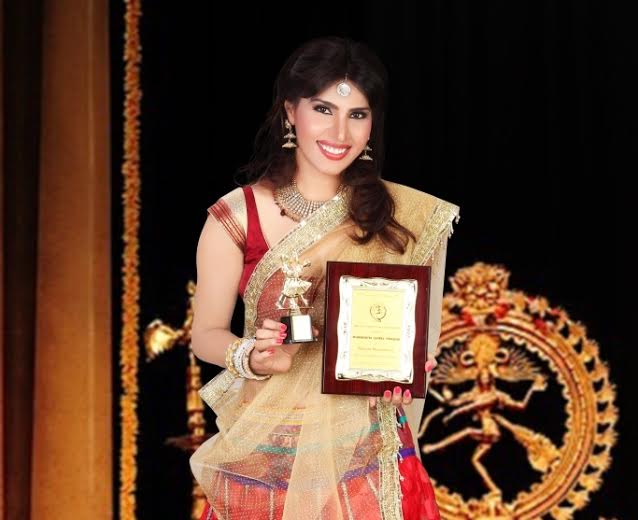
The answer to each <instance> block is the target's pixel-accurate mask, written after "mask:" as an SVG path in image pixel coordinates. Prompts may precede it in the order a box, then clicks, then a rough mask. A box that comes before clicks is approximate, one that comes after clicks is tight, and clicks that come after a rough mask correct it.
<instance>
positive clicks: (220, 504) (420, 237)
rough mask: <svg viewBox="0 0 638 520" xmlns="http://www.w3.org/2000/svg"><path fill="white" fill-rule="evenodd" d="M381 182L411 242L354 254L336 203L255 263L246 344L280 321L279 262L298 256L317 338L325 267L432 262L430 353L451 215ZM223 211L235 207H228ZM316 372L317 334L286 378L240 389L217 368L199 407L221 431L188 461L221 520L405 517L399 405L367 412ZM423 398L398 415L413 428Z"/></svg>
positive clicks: (343, 207) (446, 207)
mask: <svg viewBox="0 0 638 520" xmlns="http://www.w3.org/2000/svg"><path fill="white" fill-rule="evenodd" d="M386 184H387V186H388V189H389V191H390V193H391V195H392V197H393V198H394V200H395V202H396V213H395V217H396V218H397V220H398V221H399V222H401V223H402V224H403V225H405V226H406V227H408V228H409V229H411V230H412V231H413V232H414V234H415V236H416V237H417V242H416V243H414V242H411V243H410V245H409V246H408V248H407V249H406V251H405V253H404V254H403V255H398V254H396V253H392V252H389V251H387V250H386V249H385V248H384V247H383V244H381V242H380V241H379V240H373V241H371V242H370V243H369V244H367V245H364V246H361V245H356V244H355V243H354V242H353V241H352V240H351V239H350V236H351V235H352V234H353V233H354V231H355V227H354V224H353V223H352V222H351V221H350V220H349V219H348V212H347V200H345V199H344V198H343V197H341V196H337V197H335V198H334V199H333V200H331V201H329V202H327V203H326V204H324V205H323V206H322V207H321V208H320V209H319V210H317V211H316V212H315V213H313V214H312V216H311V217H310V218H309V219H308V220H306V221H305V222H302V223H300V224H299V225H298V226H296V227H295V228H294V229H293V230H292V231H291V232H290V233H289V234H287V235H286V236H285V237H284V238H283V239H282V240H281V241H280V242H279V243H278V244H276V245H275V246H274V247H272V248H271V249H270V250H268V251H267V252H266V254H265V255H264V256H263V257H262V259H261V260H260V261H259V263H258V264H257V266H256V268H255V270H254V271H253V273H252V275H251V278H250V279H249V281H248V284H247V286H246V290H245V293H244V304H245V325H244V335H245V336H250V335H253V334H254V332H255V330H256V328H257V327H258V325H259V324H260V323H261V322H262V321H263V319H264V318H273V319H278V318H279V317H280V313H279V312H278V311H277V310H276V306H275V302H276V300H277V298H278V296H279V294H280V291H281V288H282V283H283V276H282V274H281V271H280V270H279V267H280V265H281V264H280V262H281V255H283V254H291V253H298V254H299V255H300V258H301V259H304V260H305V259H308V260H310V262H311V265H310V267H309V268H307V270H306V271H305V273H304V275H305V276H304V277H308V279H309V280H310V281H311V282H312V284H313V291H314V292H313V293H312V294H310V295H309V296H310V298H311V301H312V305H313V310H312V312H311V313H312V315H313V321H314V323H315V324H316V326H317V327H318V328H319V329H320V330H322V328H323V327H322V325H323V310H324V283H325V271H324V270H325V265H326V261H328V260H342V261H355V262H357V261H359V262H386V263H412V264H422V265H432V292H431V307H430V312H431V316H432V318H431V326H430V330H429V337H430V348H431V349H434V348H435V346H436V340H438V335H439V325H440V311H441V309H440V306H441V296H442V291H443V279H444V270H445V253H446V244H447V239H448V237H449V236H450V235H451V233H452V223H453V221H454V220H455V219H456V220H457V221H458V218H459V217H458V214H459V208H458V206H455V205H453V204H450V203H448V202H446V201H444V200H441V199H438V198H436V197H433V196H432V195H429V194H426V193H423V192H419V191H417V190H413V189H411V188H408V187H405V186H401V185H398V184H394V183H389V182H387V183H386ZM229 207H234V208H237V204H236V202H235V203H233V205H232V206H231V205H229ZM236 210H237V211H240V210H238V209H236ZM238 220H239V221H241V219H238ZM432 340H434V341H432ZM321 366H322V337H321V338H319V341H317V342H315V343H309V344H306V345H304V346H303V347H302V348H301V349H300V351H299V353H298V354H297V355H296V357H295V359H294V362H293V366H292V368H291V370H290V371H289V372H288V373H286V374H281V375H276V376H273V377H272V378H271V379H269V380H267V381H248V380H240V379H237V380H235V379H233V377H232V375H231V374H230V373H229V372H228V371H227V370H225V371H223V372H222V373H220V374H219V375H218V376H217V377H215V378H214V379H213V380H211V381H210V382H209V383H207V384H206V385H205V386H204V387H203V388H202V390H201V395H202V398H203V399H204V400H205V401H206V403H207V404H208V405H209V406H210V407H211V408H212V409H213V411H214V412H215V413H216V415H217V426H218V428H219V433H218V434H217V435H215V436H214V437H212V438H211V439H209V440H208V441H207V442H205V443H204V444H203V445H202V446H201V447H200V448H199V449H198V450H197V451H196V452H195V453H194V454H193V455H192V457H191V459H190V462H191V469H192V471H193V474H194V476H195V478H196V480H197V481H198V482H199V484H200V485H201V487H202V489H203V491H204V493H205V494H206V496H207V498H208V500H209V502H210V504H211V505H212V507H213V510H214V512H215V515H216V516H217V517H218V518H223V519H227V518H232V519H246V520H248V519H250V520H253V519H258V518H273V519H274V518H283V519H285V520H291V519H294V520H297V519H319V518H330V519H341V518H348V519H358V518H366V519H374V518H379V519H381V518H383V519H395V518H402V513H401V496H400V486H399V472H398V468H397V464H398V463H397V453H398V451H399V449H400V447H401V446H400V442H399V437H398V435H397V432H396V416H395V408H394V407H393V406H391V405H384V404H380V405H379V406H377V407H376V408H370V407H369V405H368V399H367V397H363V396H335V395H324V394H322V393H321V371H322V368H321ZM419 401H420V402H416V403H413V404H412V405H410V406H409V407H407V408H408V410H406V413H407V415H408V420H409V421H412V423H413V424H415V425H418V419H419V418H420V414H421V411H422V408H423V401H422V400H419ZM414 421H417V422H414ZM417 429H418V426H415V427H413V430H414V431H416V430H417ZM417 451H418V450H417Z"/></svg>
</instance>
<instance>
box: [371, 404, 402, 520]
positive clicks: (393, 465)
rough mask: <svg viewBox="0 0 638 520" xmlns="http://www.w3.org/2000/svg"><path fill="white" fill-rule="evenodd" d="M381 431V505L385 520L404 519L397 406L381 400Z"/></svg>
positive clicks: (378, 412) (378, 409) (379, 412)
mask: <svg viewBox="0 0 638 520" xmlns="http://www.w3.org/2000/svg"><path fill="white" fill-rule="evenodd" d="M377 414H378V417H379V431H380V432H381V438H382V439H383V447H382V448H381V451H380V452H379V456H378V458H379V506H380V508H381V515H382V517H383V520H403V510H402V507H401V499H402V494H401V481H400V480H399V477H400V476H401V475H400V474H399V461H398V455H399V449H401V441H400V439H399V434H398V432H397V426H396V407H395V406H394V405H393V404H392V403H386V402H384V401H381V400H379V402H378V403H377Z"/></svg>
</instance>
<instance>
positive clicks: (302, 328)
mask: <svg viewBox="0 0 638 520" xmlns="http://www.w3.org/2000/svg"><path fill="white" fill-rule="evenodd" d="M309 265H310V261H309V260H305V261H303V262H302V261H301V260H299V256H298V255H297V254H296V253H293V254H291V255H282V256H281V271H282V273H283V274H284V285H283V288H282V290H281V294H280V295H279V299H278V300H277V308H278V309H282V310H285V311H287V312H288V315H284V316H282V317H281V320H280V321H281V322H282V323H284V324H285V325H286V327H287V330H288V335H287V336H286V339H285V340H284V343H305V342H309V341H314V340H315V338H314V334H313V330H312V319H311V317H310V315H309V314H305V313H304V312H303V311H306V310H308V309H311V308H312V307H311V306H310V304H309V303H308V300H307V299H306V297H305V293H306V292H307V291H308V290H309V289H310V287H312V283H311V282H309V281H307V280H303V279H302V278H301V273H302V271H303V270H304V269H305V268H306V267H308V266H309Z"/></svg>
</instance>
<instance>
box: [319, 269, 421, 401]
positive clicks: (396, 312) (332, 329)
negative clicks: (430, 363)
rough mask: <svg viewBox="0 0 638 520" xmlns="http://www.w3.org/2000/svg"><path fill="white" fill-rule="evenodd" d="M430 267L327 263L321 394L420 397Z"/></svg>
mask: <svg viewBox="0 0 638 520" xmlns="http://www.w3.org/2000/svg"><path fill="white" fill-rule="evenodd" d="M430 275H431V267H430V266H419V265H402V264H372V263H357V262H328V263H327V267H326V300H325V313H326V314H325V316H326V318H325V330H324V351H323V377H322V393H324V394H354V395H374V396H381V395H383V392H384V391H385V390H392V389H394V387H395V386H400V387H401V388H402V390H403V391H405V390H408V389H409V390H410V392H411V393H412V396H413V397H425V361H426V358H427V334H428V319H429V312H428V311H429V303H430Z"/></svg>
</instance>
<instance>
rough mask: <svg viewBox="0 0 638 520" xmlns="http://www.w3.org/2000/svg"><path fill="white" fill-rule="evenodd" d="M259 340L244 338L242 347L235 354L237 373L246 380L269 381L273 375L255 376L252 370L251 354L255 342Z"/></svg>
mask: <svg viewBox="0 0 638 520" xmlns="http://www.w3.org/2000/svg"><path fill="white" fill-rule="evenodd" d="M256 341H257V340H256V339H255V338H244V340H243V341H242V342H241V345H240V346H239V347H238V348H237V351H236V352H235V356H237V357H236V359H237V361H235V367H236V368H237V372H239V374H240V375H241V377H243V378H245V379H254V380H257V381H263V380H265V379H269V378H270V377H271V375H272V374H266V375H263V376H260V375H257V374H255V373H254V372H253V371H252V370H251V369H250V362H249V361H250V353H251V352H252V351H253V349H254V348H255V342H256Z"/></svg>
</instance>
